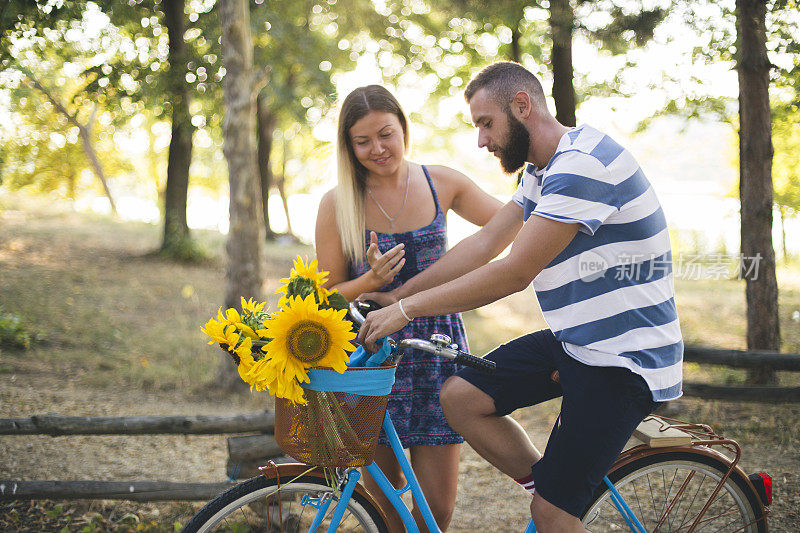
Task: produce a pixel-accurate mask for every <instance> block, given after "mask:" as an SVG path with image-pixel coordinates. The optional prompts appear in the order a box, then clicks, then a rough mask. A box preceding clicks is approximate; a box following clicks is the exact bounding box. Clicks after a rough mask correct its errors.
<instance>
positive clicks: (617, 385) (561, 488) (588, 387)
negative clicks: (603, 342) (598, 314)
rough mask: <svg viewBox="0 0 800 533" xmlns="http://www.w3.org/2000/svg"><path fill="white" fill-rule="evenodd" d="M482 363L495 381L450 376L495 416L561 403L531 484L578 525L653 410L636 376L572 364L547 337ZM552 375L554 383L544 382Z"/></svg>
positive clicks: (471, 373)
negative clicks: (479, 395) (488, 403)
mask: <svg viewBox="0 0 800 533" xmlns="http://www.w3.org/2000/svg"><path fill="white" fill-rule="evenodd" d="M486 359H491V360H492V361H495V362H496V363H497V370H496V371H495V372H494V374H485V373H482V372H479V371H476V370H472V369H470V368H465V369H463V370H461V371H460V372H458V374H456V375H457V376H459V377H461V378H463V379H465V380H467V381H468V382H470V383H471V384H473V385H474V386H476V387H477V388H479V389H480V390H481V391H483V392H485V393H486V394H488V395H489V396H491V397H492V399H493V400H494V404H495V409H496V410H497V414H498V415H499V416H503V415H507V414H509V413H511V412H512V411H514V410H516V409H519V408H520V407H527V406H529V405H535V404H538V403H541V402H544V401H546V400H550V399H552V398H557V397H559V396H563V399H562V402H561V414H560V415H559V417H558V419H557V420H556V423H555V426H554V427H553V431H552V433H551V434H550V439H549V440H548V441H547V448H546V449H545V451H544V454H543V456H542V458H541V460H540V461H538V462H537V463H536V464H534V465H533V467H532V470H533V480H534V484H535V487H536V492H537V493H538V494H539V495H540V496H541V497H542V498H544V499H545V500H546V501H548V502H550V503H552V504H553V505H555V506H556V507H558V508H560V509H563V510H564V511H566V512H568V513H569V514H571V515H573V516H576V517H578V518H580V517H581V515H582V514H583V512H584V510H585V509H586V506H587V505H588V504H589V503H590V499H591V497H592V493H593V492H594V489H595V488H596V487H597V486H598V485H599V484H600V483H601V482H602V480H603V477H604V476H605V475H606V474H607V473H608V470H609V468H611V465H613V464H614V461H615V460H616V458H617V456H618V455H619V453H620V452H621V451H622V449H623V447H624V446H625V443H626V442H628V439H629V438H630V436H631V435H632V434H633V430H634V429H636V426H637V425H639V423H640V422H641V421H642V419H644V417H646V416H647V415H648V414H650V413H651V412H652V411H653V410H654V409H655V408H656V407H657V406H658V405H659V403H658V402H655V401H653V397H652V395H651V393H650V390H649V389H648V387H647V384H646V383H645V381H644V379H642V377H641V376H638V375H637V374H634V373H633V372H631V371H630V370H628V369H626V368H619V367H602V366H589V365H586V364H583V363H581V362H580V361H578V360H576V359H573V358H572V357H570V356H569V355H568V354H567V353H566V352H565V351H564V347H563V346H562V345H561V343H560V342H559V341H557V340H556V338H555V336H554V335H553V333H552V332H551V331H550V330H542V331H537V332H535V333H529V334H528V335H523V336H522V337H519V338H517V339H514V340H512V341H510V342H508V343H506V344H503V345H501V346H498V347H497V348H496V349H495V350H494V351H492V352H491V353H490V354H489V355H487V356H486ZM554 370H558V373H559V376H560V383H556V382H554V381H553V380H552V379H551V378H550V376H551V374H552V373H553V371H554Z"/></svg>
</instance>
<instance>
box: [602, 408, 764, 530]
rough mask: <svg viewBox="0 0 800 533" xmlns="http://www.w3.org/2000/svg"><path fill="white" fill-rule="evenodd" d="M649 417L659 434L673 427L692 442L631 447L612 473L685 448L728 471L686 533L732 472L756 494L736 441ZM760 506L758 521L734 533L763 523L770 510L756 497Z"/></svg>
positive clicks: (689, 425)
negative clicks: (659, 424) (629, 465)
mask: <svg viewBox="0 0 800 533" xmlns="http://www.w3.org/2000/svg"><path fill="white" fill-rule="evenodd" d="M648 418H654V419H657V420H660V421H661V424H662V426H661V428H659V431H662V432H666V431H668V430H669V429H670V428H673V429H678V430H680V431H683V432H684V433H687V434H688V435H690V436H691V438H692V440H691V443H690V444H684V445H680V446H666V447H653V446H649V445H647V444H640V445H638V446H634V447H632V448H629V449H627V450H625V451H624V452H622V454H620V457H619V458H618V459H617V462H616V463H615V464H614V466H613V467H612V470H616V469H617V468H619V467H621V466H624V465H626V464H628V463H630V462H632V461H634V460H636V459H639V458H642V457H647V456H650V455H654V454H658V453H663V452H664V451H681V450H685V449H687V448H689V449H693V450H695V451H696V452H698V453H701V454H703V455H706V456H709V457H713V458H715V459H717V460H719V461H720V462H722V463H724V464H727V465H728V470H727V471H726V472H725V474H724V475H723V476H722V478H721V479H720V480H719V483H717V486H716V487H715V488H714V491H713V492H712V493H711V496H709V499H708V501H707V502H706V504H705V506H703V509H702V510H701V511H700V513H699V514H698V515H697V518H695V520H694V522H693V523H692V525H691V526H690V527H689V529H688V530H687V533H692V532H693V531H694V530H695V529H696V528H697V526H698V525H699V524H700V522H701V520H702V518H703V516H704V515H705V513H706V511H708V508H709V507H711V504H712V503H714V500H715V499H716V497H717V495H718V494H719V492H720V490H721V489H722V487H723V485H725V482H726V481H727V480H728V478H730V477H731V475H732V474H733V473H734V471H736V474H734V475H737V476H739V477H740V478H741V479H742V480H743V481H744V482H745V483H746V484H747V485H748V486H750V488H751V489H752V490H753V492H756V490H755V487H753V486H752V483H751V482H750V480H749V479H748V477H747V475H746V474H745V473H744V471H743V470H742V469H741V468H739V467H738V463H739V459H740V458H741V456H742V448H741V446H739V443H738V442H736V441H735V440H733V439H728V438H725V437H723V436H722V435H719V434H718V433H716V432H715V431H714V429H713V428H712V427H711V426H709V425H706V424H694V423H691V422H685V421H683V420H676V419H674V418H667V417H664V416H657V415H655V416H652V417H648ZM713 447H716V448H713ZM720 450H725V451H726V452H727V454H726V453H722V452H721V451H720ZM693 476H694V473H692V474H690V475H689V476H688V477H687V478H686V480H685V481H684V482H683V485H682V486H681V487H680V488H679V490H678V492H677V494H676V495H675V497H674V498H673V499H672V502H671V503H670V505H668V506H667V508H666V509H665V510H664V513H663V515H662V517H661V520H659V523H658V524H657V525H656V528H655V530H654V531H658V530H659V528H660V527H661V526H662V523H663V521H664V519H665V518H666V517H667V516H668V515H669V513H670V511H671V510H672V508H673V507H674V506H675V504H676V503H678V501H680V498H681V496H682V495H683V492H684V490H685V489H686V487H687V486H688V484H689V482H690V481H691V478H692V477H693ZM759 503H760V504H761V518H758V519H757V520H753V521H752V522H750V523H748V524H745V525H744V526H742V527H741V528H739V529H737V530H736V531H741V530H743V529H745V528H747V527H749V526H751V525H753V524H755V523H756V522H760V521H766V519H767V515H768V514H769V508H768V507H765V506H764V502H761V501H760V497H759ZM765 523H766V522H765ZM732 533H733V532H732Z"/></svg>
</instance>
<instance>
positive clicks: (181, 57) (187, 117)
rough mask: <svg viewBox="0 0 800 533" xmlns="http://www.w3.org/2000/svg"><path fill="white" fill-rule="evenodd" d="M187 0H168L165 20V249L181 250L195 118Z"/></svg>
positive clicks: (186, 234)
mask: <svg viewBox="0 0 800 533" xmlns="http://www.w3.org/2000/svg"><path fill="white" fill-rule="evenodd" d="M184 7H185V6H184V0H165V1H164V24H165V26H166V27H167V33H168V35H169V64H170V72H169V84H170V90H169V93H168V94H169V99H170V103H171V104H172V137H171V139H170V143H169V160H168V162H167V183H166V188H165V191H164V240H163V241H162V243H161V250H162V252H167V253H170V254H174V253H180V252H181V251H182V250H184V249H185V247H186V245H187V244H188V241H189V238H190V236H189V225H188V224H187V223H186V200H187V196H188V193H189V164H190V163H191V160H192V133H193V129H194V128H193V127H192V121H191V114H190V112H189V87H188V84H187V82H186V69H187V66H186V64H187V57H186V43H185V41H184V40H183V34H184V33H185V32H186V21H185V18H184V17H185V15H184Z"/></svg>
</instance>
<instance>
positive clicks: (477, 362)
mask: <svg viewBox="0 0 800 533" xmlns="http://www.w3.org/2000/svg"><path fill="white" fill-rule="evenodd" d="M453 361H454V362H455V363H457V364H459V365H464V366H468V367H470V368H474V369H475V370H480V371H481V372H486V373H487V374H491V373H492V372H494V369H495V368H496V367H497V363H495V362H494V361H489V360H488V359H481V358H480V357H475V356H474V355H470V354H468V353H465V352H462V351H459V352H458V355H456V358H455V359H454V360H453Z"/></svg>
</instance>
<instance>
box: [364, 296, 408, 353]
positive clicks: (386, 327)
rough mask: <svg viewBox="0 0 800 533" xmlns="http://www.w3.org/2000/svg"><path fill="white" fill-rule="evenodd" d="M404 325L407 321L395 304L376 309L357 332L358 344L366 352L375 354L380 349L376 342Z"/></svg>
mask: <svg viewBox="0 0 800 533" xmlns="http://www.w3.org/2000/svg"><path fill="white" fill-rule="evenodd" d="M406 324H408V320H406V319H405V317H404V316H403V313H401V312H400V306H398V305H397V304H392V305H390V306H389V307H384V308H383V309H377V310H375V311H372V312H371V313H370V314H368V315H367V319H366V321H365V322H364V324H363V325H362V326H361V330H360V331H359V332H358V337H357V339H358V342H360V343H361V344H362V345H364V348H366V349H367V350H368V351H370V352H376V351H378V349H379V348H380V346H378V345H377V343H376V341H378V340H380V339H382V338H384V337H386V336H387V335H391V334H392V333H394V332H395V331H399V330H400V329H402V328H403V326H405V325H406Z"/></svg>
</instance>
